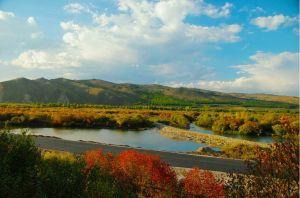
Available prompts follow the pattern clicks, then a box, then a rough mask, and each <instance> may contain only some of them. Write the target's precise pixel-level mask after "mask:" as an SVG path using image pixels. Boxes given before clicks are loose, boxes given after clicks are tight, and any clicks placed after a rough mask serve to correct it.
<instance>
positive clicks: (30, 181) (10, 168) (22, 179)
mask: <svg viewBox="0 0 300 198" xmlns="http://www.w3.org/2000/svg"><path fill="white" fill-rule="evenodd" d="M40 161H41V154H40V152H39V150H38V148H37V147H36V146H35V145H34V142H33V140H32V139H31V138H30V136H27V135H26V134H25V132H23V133H22V134H21V135H14V134H12V133H10V132H9V131H7V130H3V131H0V192H1V196H2V197H33V196H35V195H37V193H38V188H39V186H38V184H37V182H36V181H37V180H38V175H37V169H38V167H39V164H40Z"/></svg>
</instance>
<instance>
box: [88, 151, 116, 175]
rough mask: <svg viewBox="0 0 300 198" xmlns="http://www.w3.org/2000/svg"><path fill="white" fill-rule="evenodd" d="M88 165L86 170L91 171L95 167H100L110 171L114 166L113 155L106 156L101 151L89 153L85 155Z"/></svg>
mask: <svg viewBox="0 0 300 198" xmlns="http://www.w3.org/2000/svg"><path fill="white" fill-rule="evenodd" d="M83 159H84V161H85V164H86V167H85V168H86V170H87V171H88V170H90V169H91V168H93V167H94V166H99V167H101V168H102V169H105V170H110V169H111V164H112V154H111V153H108V154H107V155H104V154H103V153H102V151H101V150H94V151H88V152H86V153H85V154H84V155H83Z"/></svg>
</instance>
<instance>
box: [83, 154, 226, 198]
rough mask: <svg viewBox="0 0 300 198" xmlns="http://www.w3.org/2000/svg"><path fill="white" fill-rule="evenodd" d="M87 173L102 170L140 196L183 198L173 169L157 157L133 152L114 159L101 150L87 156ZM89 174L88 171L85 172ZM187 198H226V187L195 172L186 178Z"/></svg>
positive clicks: (201, 172)
mask: <svg viewBox="0 0 300 198" xmlns="http://www.w3.org/2000/svg"><path fill="white" fill-rule="evenodd" d="M83 159H84V161H85V163H86V171H89V170H90V169H91V168H93V167H99V168H100V169H101V170H102V171H107V173H108V174H110V175H111V176H113V177H114V178H115V179H116V181H117V182H118V183H120V184H121V186H122V188H128V189H135V191H136V193H137V194H138V195H139V196H141V197H180V196H181V195H180V194H179V192H180V187H181V186H179V185H178V180H177V177H176V174H175V172H174V170H173V169H172V168H171V167H170V166H169V165H168V164H166V163H164V162H162V161H161V160H160V158H159V157H158V156H155V155H149V154H143V153H139V152H136V151H134V150H127V151H123V152H121V153H120V154H118V155H117V156H115V157H113V156H112V155H111V154H107V155H104V154H103V153H102V152H101V151H100V150H96V151H90V152H87V153H85V154H84V156H83ZM86 173H88V172H86ZM182 187H183V190H184V195H185V196H186V197H207V198H215V197H224V196H225V195H224V185H223V184H222V183H219V182H218V181H217V180H216V178H215V177H214V175H213V173H212V172H210V171H201V170H199V169H197V168H195V169H192V170H191V171H189V172H188V173H187V175H186V178H185V179H183V186H182Z"/></svg>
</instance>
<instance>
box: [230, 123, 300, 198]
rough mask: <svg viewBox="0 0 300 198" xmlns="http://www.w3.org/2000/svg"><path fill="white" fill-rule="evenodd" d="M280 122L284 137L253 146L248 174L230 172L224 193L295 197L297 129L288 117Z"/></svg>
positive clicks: (247, 195)
mask: <svg viewBox="0 0 300 198" xmlns="http://www.w3.org/2000/svg"><path fill="white" fill-rule="evenodd" d="M281 126H282V127H283V130H284V131H285V132H286V134H288V136H287V137H286V138H287V139H285V140H284V142H278V143H274V144H273V145H272V147H271V149H267V150H257V151H256V158H255V159H254V160H255V161H254V163H251V165H252V166H250V168H251V171H250V172H249V174H245V175H231V177H230V180H228V184H227V188H226V192H227V195H228V197H254V198H256V197H257V198H259V197H266V198H273V197H287V198H294V197H295V198H296V197H299V131H297V127H295V126H294V124H293V122H291V121H290V120H289V119H282V120H281ZM253 165H254V167H253Z"/></svg>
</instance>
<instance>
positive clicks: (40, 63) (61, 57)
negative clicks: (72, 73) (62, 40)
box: [11, 50, 79, 69]
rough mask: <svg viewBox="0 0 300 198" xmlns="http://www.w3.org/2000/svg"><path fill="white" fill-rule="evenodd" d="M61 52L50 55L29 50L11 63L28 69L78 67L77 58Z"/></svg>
mask: <svg viewBox="0 0 300 198" xmlns="http://www.w3.org/2000/svg"><path fill="white" fill-rule="evenodd" d="M68 56H69V55H68V54H66V53H64V52H60V53H58V54H56V53H50V52H46V51H36V50H28V51H25V52H23V53H21V54H20V55H19V57H18V58H17V59H15V60H13V61H12V62H11V64H12V65H17V66H20V67H23V68H26V69H33V68H39V69H49V68H51V69H53V68H61V67H77V66H79V63H78V62H77V61H76V58H75V57H68Z"/></svg>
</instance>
